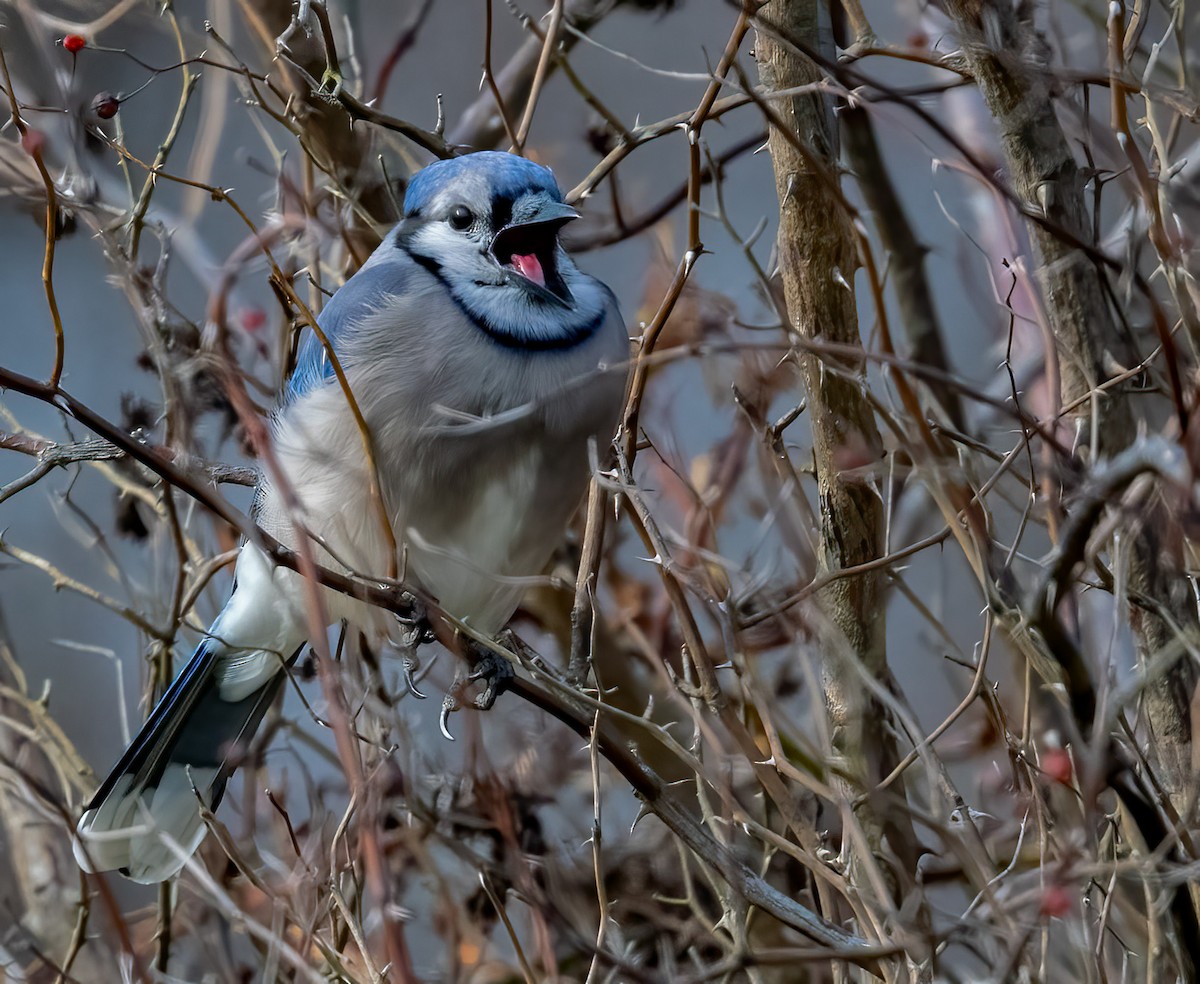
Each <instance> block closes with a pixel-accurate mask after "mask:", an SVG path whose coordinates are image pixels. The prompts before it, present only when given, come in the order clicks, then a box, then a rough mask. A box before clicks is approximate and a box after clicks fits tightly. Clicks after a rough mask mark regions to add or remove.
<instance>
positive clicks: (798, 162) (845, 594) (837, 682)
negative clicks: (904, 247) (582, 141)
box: [756, 0, 916, 890]
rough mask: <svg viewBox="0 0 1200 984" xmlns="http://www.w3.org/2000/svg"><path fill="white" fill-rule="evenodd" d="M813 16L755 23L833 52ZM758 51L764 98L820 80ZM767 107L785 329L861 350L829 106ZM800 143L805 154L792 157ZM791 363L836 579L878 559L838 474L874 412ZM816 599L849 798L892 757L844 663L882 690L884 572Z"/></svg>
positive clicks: (813, 8)
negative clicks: (825, 629)
mask: <svg viewBox="0 0 1200 984" xmlns="http://www.w3.org/2000/svg"><path fill="white" fill-rule="evenodd" d="M819 7H821V5H820V4H818V3H815V2H811V0H774V2H771V3H768V4H767V5H765V7H763V8H762V16H763V17H764V18H765V19H766V20H767V21H769V22H770V23H771V24H773V25H774V24H778V25H780V27H781V29H782V30H783V31H785V32H787V33H788V35H789V36H795V37H799V38H803V39H806V40H807V41H808V43H810V44H812V45H813V46H814V47H823V46H824V45H825V44H831V39H830V38H829V36H828V34H827V33H825V32H827V31H828V24H827V23H826V24H825V25H823V26H819V19H820V17H821V16H822V15H821V14H820V13H819V12H818V8H819ZM822 9H823V8H822ZM756 51H757V57H758V65H759V72H760V76H761V79H762V83H763V87H764V89H765V94H766V95H767V96H768V97H769V95H770V93H772V92H775V91H778V90H782V89H788V88H792V87H797V86H802V85H805V84H807V83H812V82H816V81H819V80H820V79H821V78H822V73H821V71H820V69H819V68H818V66H817V65H815V64H814V63H813V62H812V61H811V60H810V59H808V58H806V57H804V56H803V55H801V54H800V53H799V52H797V51H796V50H795V49H794V48H792V47H790V46H787V45H784V44H781V43H779V42H778V41H777V40H776V39H775V38H774V37H772V36H771V35H769V34H767V33H766V32H764V31H759V33H758V39H757V42H756ZM773 109H774V111H775V112H774V113H773V114H771V122H772V127H771V131H770V138H769V147H770V151H771V158H772V161H773V164H774V168H775V186H776V191H777V193H778V197H779V203H780V220H779V221H780V225H779V239H778V251H779V267H780V273H781V275H782V279H783V289H784V298H785V301H786V304H787V311H788V315H789V318H790V324H789V326H788V328H789V331H791V332H793V333H795V334H796V335H797V336H799V338H800V339H802V340H806V341H808V340H814V339H817V338H819V339H821V340H822V341H826V340H827V341H830V342H833V343H835V344H840V345H843V346H846V347H847V348H848V349H850V350H855V349H858V348H859V346H860V342H859V330H858V314H857V310H856V304H855V297H854V290H853V287H852V284H853V282H854V271H855V268H856V267H857V265H858V259H857V243H856V239H855V235H854V232H853V230H852V228H851V226H850V216H849V215H848V211H847V208H846V207H845V203H844V199H843V198H842V196H841V193H840V192H839V191H838V189H837V184H836V179H835V178H833V177H832V175H834V174H836V169H837V160H838V155H837V134H836V129H835V125H834V121H833V116H832V107H831V106H830V105H829V102H828V100H827V98H826V97H824V96H822V95H820V94H809V95H797V96H793V97H790V98H787V99H783V100H780V101H778V102H777V103H774V104H773ZM785 130H786V131H790V132H785ZM797 138H798V139H799V140H800V141H804V142H805V143H806V144H807V146H806V147H804V148H800V147H798V146H797ZM802 149H803V150H804V151H805V152H801V151H802ZM796 358H797V361H798V362H799V364H800V365H801V367H802V369H803V375H804V380H805V384H806V390H807V404H808V414H809V418H810V420H811V425H812V434H813V452H814V458H815V463H816V472H817V484H818V489H819V496H820V507H821V530H822V537H821V542H820V561H821V565H822V567H823V568H824V569H825V570H827V571H836V570H838V569H841V568H846V567H858V566H859V565H864V564H870V563H871V562H873V561H876V560H877V559H878V558H879V556H880V546H881V543H882V530H883V507H882V503H881V501H880V499H879V496H878V495H877V493H876V491H875V490H874V489H873V488H872V487H871V486H870V484H869V483H867V482H865V481H862V480H857V479H854V478H850V477H845V476H843V474H842V471H843V468H846V467H851V466H847V465H844V464H842V462H843V461H844V459H846V458H847V457H851V458H853V459H854V460H855V461H856V462H858V463H860V464H863V465H867V466H871V465H873V464H874V463H875V462H878V461H880V459H881V458H882V457H883V450H882V445H881V441H880V436H879V431H878V429H877V427H876V423H875V419H874V414H873V413H872V410H871V407H870V404H869V403H868V402H867V401H866V400H865V399H864V397H863V395H862V393H861V392H860V390H859V384H858V382H857V380H856V379H854V378H853V377H855V376H857V375H859V374H860V373H861V371H862V370H861V365H862V362H861V357H859V358H851V359H850V360H848V361H849V365H847V366H846V367H845V368H846V369H847V372H846V373H842V372H837V371H829V370H828V369H827V368H826V367H825V366H824V365H823V364H822V360H821V359H819V358H814V357H813V356H812V355H811V354H809V353H807V352H805V351H804V350H803V348H801V349H800V350H798V351H797V353H796ZM848 377H850V378H848ZM818 597H819V603H820V605H821V608H822V610H823V611H825V612H826V613H827V615H828V617H829V618H830V620H831V622H832V623H833V625H835V626H836V628H837V630H838V631H839V634H840V636H841V638H840V639H835V640H831V641H830V645H828V646H826V647H825V654H826V655H825V661H824V665H823V669H822V684H823V687H824V691H825V703H826V707H827V709H828V713H829V718H830V725H831V729H832V743H833V747H834V749H835V751H836V752H837V753H838V755H839V756H840V758H841V760H842V761H840V762H839V763H838V766H839V769H840V770H842V771H844V772H845V773H846V774H849V775H851V776H853V777H854V784H855V785H857V786H858V787H859V788H858V789H856V790H853V791H851V795H852V796H853V795H854V794H856V793H858V792H861V791H863V790H870V789H872V788H874V787H875V786H876V785H877V784H878V783H879V782H880V780H882V779H883V778H884V777H885V776H887V775H888V773H890V772H891V770H892V769H893V768H894V766H895V764H896V763H897V761H898V759H899V755H898V753H897V751H896V748H895V742H894V739H893V738H892V733H891V731H890V730H889V728H888V725H887V722H888V717H889V716H888V714H887V712H886V710H885V708H884V707H883V706H882V705H880V704H878V703H877V702H876V701H874V700H872V699H870V697H869V696H868V695H866V694H864V692H863V688H862V687H861V686H858V685H856V684H855V683H854V681H855V678H856V675H857V674H856V672H855V671H854V669H853V667H852V666H848V665H846V661H847V660H850V661H853V662H857V663H859V664H860V665H861V666H862V668H863V669H864V670H865V671H866V672H867V673H869V674H870V675H871V676H872V677H874V678H876V679H878V680H880V681H881V682H882V683H883V684H884V686H887V682H888V680H889V670H888V665H887V658H886V650H885V633H884V617H883V602H882V581H881V575H880V572H879V570H878V569H876V568H869V569H868V568H864V569H863V572H862V573H860V574H858V575H857V576H855V577H843V578H839V579H837V580H833V581H830V582H829V583H828V584H827V585H826V586H825V587H824V589H823V590H822V591H821V592H820V594H819V596H818ZM857 802H858V805H857V808H856V816H857V817H858V819H859V821H860V822H861V823H862V825H863V828H864V830H865V831H866V832H867V836H868V840H869V841H870V843H871V847H872V850H873V851H874V852H876V853H879V852H880V851H881V850H882V846H883V841H884V838H885V835H886V837H887V839H888V840H889V841H890V842H891V846H892V848H893V849H894V850H896V851H897V852H898V853H900V854H901V860H902V862H903V864H904V866H905V868H906V869H907V870H906V872H905V873H904V875H905V877H906V878H909V879H911V878H912V876H913V875H914V873H915V866H916V850H915V849H916V844H915V841H914V838H913V833H912V830H911V827H909V828H908V829H907V830H906V829H904V828H905V827H906V826H907V818H901V817H898V816H897V815H896V812H897V811H895V810H894V809H893V810H890V811H888V810H887V809H886V808H884V809H883V810H880V809H879V808H878V807H877V806H876V805H875V804H873V803H872V801H871V798H870V797H867V798H863V799H860V800H858V801H857ZM889 816H890V819H889ZM852 877H853V875H852ZM860 877H861V876H860ZM863 887H864V888H865V886H863ZM895 889H896V886H893V890H895Z"/></svg>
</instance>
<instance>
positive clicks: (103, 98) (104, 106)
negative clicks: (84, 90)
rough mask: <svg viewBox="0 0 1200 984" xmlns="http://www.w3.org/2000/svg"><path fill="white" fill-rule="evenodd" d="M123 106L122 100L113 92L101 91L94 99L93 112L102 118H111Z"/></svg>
mask: <svg viewBox="0 0 1200 984" xmlns="http://www.w3.org/2000/svg"><path fill="white" fill-rule="evenodd" d="M120 108H121V100H120V99H118V98H117V97H116V96H114V95H113V94H112V93H111V92H101V93H100V94H99V95H98V96H96V98H95V99H93V100H92V112H93V113H95V114H96V115H97V116H99V117H100V119H102V120H111V119H112V118H113V117H114V116H116V115H117V110H118V109H120Z"/></svg>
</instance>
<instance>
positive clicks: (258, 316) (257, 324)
mask: <svg viewBox="0 0 1200 984" xmlns="http://www.w3.org/2000/svg"><path fill="white" fill-rule="evenodd" d="M241 319H242V328H243V329H244V330H245V331H247V332H250V333H251V334H253V333H254V332H256V331H258V330H259V329H260V328H261V327H262V326H263V325H265V324H266V323H267V315H266V312H265V311H263V309H262V308H260V307H249V308H243V309H242V311H241Z"/></svg>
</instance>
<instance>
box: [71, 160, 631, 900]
mask: <svg viewBox="0 0 1200 984" xmlns="http://www.w3.org/2000/svg"><path fill="white" fill-rule="evenodd" d="M574 218H576V213H575V211H574V210H573V209H572V208H571V207H570V206H569V205H567V204H565V203H564V202H563V197H562V193H561V192H560V191H559V189H558V185H557V184H556V182H555V180H554V175H553V174H552V173H551V171H550V170H549V169H548V168H545V167H543V166H541V165H539V164H535V163H533V162H532V161H529V160H526V159H524V158H521V157H516V156H513V155H511V154H505V153H498V152H481V153H475V154H469V155H466V156H463V157H458V158H455V159H453V160H445V161H438V162H436V163H433V164H430V165H429V166H428V167H426V168H424V169H423V170H422V171H420V172H418V173H417V174H416V175H415V176H414V177H413V178H412V180H411V182H410V183H409V186H408V191H407V194H406V196H405V200H404V217H403V219H402V221H401V222H400V224H399V225H398V226H396V228H395V229H393V230H392V231H391V232H390V233H389V234H388V236H387V238H386V239H385V240H384V242H383V243H382V244H381V245H380V246H379V248H378V249H377V250H376V251H375V252H374V253H373V254H372V256H371V257H370V259H369V260H368V261H367V263H366V264H364V265H363V267H362V269H360V270H359V271H358V272H357V273H356V274H355V275H354V276H353V277H351V278H350V279H349V280H348V281H347V282H346V284H345V285H344V286H343V287H342V288H341V289H340V290H339V291H338V292H337V293H336V294H335V295H334V296H333V298H332V299H331V300H330V301H329V303H328V304H327V305H326V307H325V309H324V311H323V312H322V314H321V316H320V318H319V322H318V323H319V325H320V327H321V330H322V333H323V334H324V335H325V337H326V339H327V340H328V342H329V346H330V347H331V348H332V349H333V351H334V352H335V354H336V356H337V359H338V361H339V363H340V364H341V366H342V367H343V369H344V371H345V374H346V377H347V379H348V381H349V384H350V390H351V392H352V393H353V395H354V398H355V401H356V402H357V404H358V407H359V408H360V410H361V412H362V415H363V417H364V418H365V420H366V423H367V426H368V428H369V431H370V435H371V441H372V447H373V453H374V458H375V462H376V468H377V472H378V478H379V484H380V486H381V492H382V497H383V501H384V504H385V507H386V510H387V514H388V516H389V517H390V518H391V522H392V527H393V535H394V539H395V541H396V543H398V544H399V548H400V553H401V557H400V558H398V559H397V558H391V557H389V553H390V551H391V549H392V548H391V547H390V543H389V541H390V539H391V538H389V537H388V536H387V535H386V534H385V531H384V529H383V527H382V523H381V517H380V513H379V510H378V508H376V507H375V506H373V500H372V498H371V477H370V475H369V474H368V464H367V461H368V459H367V456H366V454H365V451H364V444H363V438H362V432H361V429H360V427H359V426H358V425H357V423H356V420H355V417H354V414H353V413H352V411H351V408H350V404H349V401H348V400H347V397H346V393H345V391H344V389H343V388H342V386H341V385H340V383H339V381H338V380H337V378H336V376H335V373H334V370H333V367H332V365H331V361H330V359H329V355H328V352H327V351H326V348H325V346H324V345H323V344H322V342H321V341H320V340H319V339H318V338H317V337H316V336H315V333H312V332H309V333H308V335H307V336H306V338H305V339H304V341H303V342H302V344H301V346H300V348H299V351H298V355H297V363H296V368H295V371H294V373H293V374H292V377H291V380H290V382H289V384H288V386H287V389H286V392H285V393H284V394H283V396H282V398H281V400H280V402H279V406H278V407H277V410H276V412H275V414H274V416H273V418H272V434H273V448H274V454H275V457H276V459H277V462H278V465H279V471H280V472H281V473H282V480H281V481H280V480H278V479H277V480H276V482H274V483H273V482H272V481H270V480H268V479H264V480H263V482H262V484H261V486H260V488H259V490H258V493H257V495H256V498H255V518H256V519H257V521H258V523H259V524H260V525H261V526H262V527H263V528H264V529H265V530H266V531H267V532H269V533H270V534H272V535H273V536H275V537H276V538H277V539H279V540H281V541H282V542H284V543H285V544H288V545H290V546H293V547H295V546H297V545H298V542H299V538H300V537H301V536H308V537H310V547H309V549H311V551H312V554H313V556H314V558H315V559H316V561H317V562H318V563H320V564H323V565H326V566H329V567H333V568H335V569H341V570H346V571H353V572H356V573H369V574H375V575H379V574H384V573H386V572H387V571H388V569H389V560H393V565H392V566H393V567H398V568H399V569H400V571H401V572H402V573H403V576H404V577H405V579H406V580H407V581H409V582H411V583H414V584H416V585H418V586H419V587H420V588H422V589H423V590H424V591H426V592H428V593H429V594H431V595H433V596H434V597H435V598H436V599H437V600H438V602H439V604H440V605H441V606H442V607H443V608H444V609H445V610H447V611H448V612H450V613H452V614H454V615H456V616H458V617H460V618H461V619H463V620H464V621H466V622H468V623H469V624H470V625H471V626H473V627H474V628H475V629H476V630H478V631H480V632H482V633H485V634H487V635H491V636H494V635H495V634H496V633H497V632H499V631H500V630H501V629H503V627H504V625H505V623H506V622H507V621H508V619H509V617H510V616H511V615H512V613H513V611H514V609H515V608H516V606H517V604H518V602H519V600H520V596H521V592H522V586H523V584H524V583H526V582H527V580H528V578H529V577H531V576H536V575H538V574H540V573H541V572H542V569H543V568H544V566H545V564H546V563H547V561H548V560H549V558H550V555H551V553H552V551H553V550H554V547H555V546H556V544H557V543H558V542H559V541H560V539H561V537H562V534H563V530H564V528H565V526H566V524H567V522H568V520H569V519H570V517H571V514H572V513H573V512H574V510H575V508H576V506H577V504H578V500H579V498H580V495H581V493H582V491H583V489H584V487H585V486H586V483H587V479H588V475H589V450H588V448H589V443H590V441H591V440H592V439H593V438H597V439H599V441H600V442H601V445H603V443H605V442H607V440H608V439H609V438H610V437H611V434H612V430H613V428H614V426H615V424H616V421H617V418H618V415H619V412H620V407H621V404H622V398H623V394H624V389H625V380H626V367H627V363H628V353H629V340H628V337H627V334H626V331H625V327H624V324H623V323H622V321H621V316H620V314H619V313H618V311H617V305H616V300H615V298H614V297H613V294H612V292H611V291H610V290H609V289H608V288H607V287H606V286H605V285H604V284H602V283H601V282H600V281H598V280H596V279H594V278H592V277H590V276H588V275H586V274H584V273H582V272H580V270H579V269H578V268H577V267H576V266H575V264H574V263H573V262H572V261H571V259H570V257H568V256H567V254H566V252H564V250H563V248H562V247H561V245H559V242H558V233H559V230H560V229H561V228H562V226H563V225H564V224H565V223H567V222H568V221H570V220H571V219H574ZM312 590H313V589H312V588H311V586H308V585H305V584H304V582H303V580H302V578H301V577H300V575H298V574H296V573H294V572H292V571H289V570H286V569H283V568H279V567H275V566H274V565H273V564H272V563H271V562H270V561H269V560H268V559H267V557H266V556H265V555H264V554H263V552H262V551H261V549H260V548H258V547H256V546H255V545H254V544H253V543H250V542H247V543H245V544H243V546H242V549H241V553H240V554H239V556H238V560H237V565H236V570H235V575H234V588H233V592H232V594H231V595H230V597H229V600H228V602H227V603H226V605H225V607H224V609H223V610H222V611H221V613H220V614H219V615H218V616H217V618H216V620H215V621H214V622H213V624H212V626H211V628H210V629H209V630H208V632H207V634H206V635H205V638H204V640H203V641H202V642H201V643H200V646H199V648H198V649H197V650H196V652H195V655H193V656H192V659H191V661H190V662H189V663H188V664H187V666H186V667H185V668H184V669H183V672H182V673H180V674H179V676H178V677H177V678H176V679H175V681H174V682H173V683H172V684H171V687H170V688H169V689H168V690H167V692H166V694H165V695H164V696H163V698H162V700H161V701H160V702H159V703H158V706H156V707H155V708H154V711H153V712H152V713H151V715H150V717H149V719H148V720H147V721H146V724H145V725H144V727H143V728H142V730H141V732H140V733H139V734H138V736H137V737H136V738H135V739H134V740H133V743H132V744H131V745H130V746H129V748H128V749H127V750H126V751H125V754H124V755H122V756H121V759H120V761H119V762H118V763H117V765H116V767H115V768H114V769H113V771H112V773H111V774H110V775H109V776H108V778H107V779H105V781H104V783H103V784H102V785H101V786H100V789H99V791H98V792H97V793H96V795H95V797H94V798H93V800H92V801H91V803H90V804H89V806H88V809H87V811H86V812H85V813H84V815H83V817H82V819H81V820H80V821H79V826H78V837H77V839H76V842H75V853H76V857H77V858H78V860H79V862H80V864H81V865H82V866H83V867H84V868H86V869H94V870H109V869H112V868H119V869H120V870H121V872H122V873H123V874H125V875H127V876H128V877H129V878H132V879H133V880H134V881H139V882H144V883H153V882H158V881H162V880H164V879H166V878H170V877H171V876H172V875H174V874H176V873H177V872H178V871H179V869H180V868H181V867H182V866H183V864H184V861H183V859H184V858H185V857H188V856H190V855H191V854H192V853H193V852H194V851H195V850H196V848H197V847H198V846H199V844H200V842H201V841H202V840H203V839H204V835H205V832H206V827H205V825H204V823H203V820H202V818H201V813H200V803H199V800H203V802H204V804H205V805H206V806H208V807H209V808H210V809H216V807H217V805H218V803H219V802H220V799H221V795H222V793H223V792H224V789H225V784H226V781H227V780H228V778H229V775H230V773H231V772H232V771H233V769H234V768H235V767H236V763H237V761H238V759H239V755H240V753H241V751H244V748H245V746H246V744H247V742H248V741H249V740H250V739H251V737H252V736H253V734H254V731H255V729H256V728H257V727H258V725H259V723H260V722H261V720H262V718H263V715H264V714H265V713H266V710H267V708H268V707H269V706H270V704H271V702H272V700H273V699H274V698H275V696H276V694H277V693H278V691H279V688H280V685H281V683H282V681H283V678H284V671H285V666H286V665H287V664H288V663H289V661H290V660H292V659H293V658H294V657H295V655H296V654H297V653H298V652H299V650H300V649H301V648H302V646H303V645H304V643H305V641H306V639H307V638H308V636H309V627H308V626H309V624H310V623H309V621H308V619H307V618H306V606H307V604H308V601H309V599H310V598H311V597H312V595H311V592H312ZM321 590H322V597H323V600H324V608H325V614H326V617H327V620H328V621H329V623H330V624H333V623H334V622H336V621H340V620H342V619H345V620H348V621H350V622H351V623H352V624H354V625H356V626H358V627H359V628H361V629H362V630H363V631H364V632H366V633H368V635H370V636H372V637H374V638H380V637H382V636H384V635H386V634H387V630H388V627H389V625H394V622H393V621H392V619H391V616H390V615H387V614H386V613H384V612H382V611H380V610H378V609H373V608H371V607H369V606H367V605H366V604H364V603H362V602H359V601H356V600H354V599H351V598H348V597H346V596H345V595H342V594H339V593H336V592H333V591H329V590H326V589H321Z"/></svg>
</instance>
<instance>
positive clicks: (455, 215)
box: [450, 205, 475, 232]
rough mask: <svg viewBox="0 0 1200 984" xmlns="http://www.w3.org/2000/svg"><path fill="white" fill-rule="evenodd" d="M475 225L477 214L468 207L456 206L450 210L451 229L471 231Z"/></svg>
mask: <svg viewBox="0 0 1200 984" xmlns="http://www.w3.org/2000/svg"><path fill="white" fill-rule="evenodd" d="M474 223H475V213H474V212H472V211H471V210H470V209H469V208H467V206H466V205H455V206H454V208H452V209H451V210H450V228H451V229H457V230H458V231H459V232H462V231H463V230H464V229H470V228H471V226H472V225H473V224H474Z"/></svg>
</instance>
